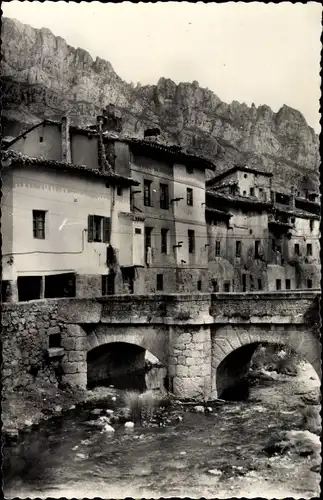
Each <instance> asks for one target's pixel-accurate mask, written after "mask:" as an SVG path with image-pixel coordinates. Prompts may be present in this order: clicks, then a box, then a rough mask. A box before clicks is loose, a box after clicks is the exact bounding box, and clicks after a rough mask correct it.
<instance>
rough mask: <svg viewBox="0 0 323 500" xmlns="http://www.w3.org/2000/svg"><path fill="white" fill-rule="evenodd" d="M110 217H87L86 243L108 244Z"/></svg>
mask: <svg viewBox="0 0 323 500" xmlns="http://www.w3.org/2000/svg"><path fill="white" fill-rule="evenodd" d="M110 229H111V224H110V217H101V216H100V215H89V216H88V241H89V242H102V243H109V241H110Z"/></svg>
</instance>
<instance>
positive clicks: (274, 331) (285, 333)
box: [211, 324, 321, 397]
mask: <svg viewBox="0 0 323 500" xmlns="http://www.w3.org/2000/svg"><path fill="white" fill-rule="evenodd" d="M265 343H266V344H276V345H286V346H288V347H289V348H291V349H293V350H294V351H295V352H297V353H298V354H299V355H300V356H301V357H302V358H304V359H305V360H306V361H308V362H309V363H310V364H311V365H312V366H313V368H314V369H315V371H316V373H317V375H318V376H319V377H320V378H321V343H320V338H319V335H318V334H317V333H316V332H315V331H314V330H312V329H311V327H310V326H309V325H304V324H299V325H298V324H284V325H277V324H276V325H273V324H267V325H264V324H263V325H258V326H255V325H252V324H249V325H248V324H246V325H221V326H218V327H216V328H215V329H214V330H213V331H212V354H211V364H212V395H213V397H221V394H223V392H224V391H225V390H226V389H228V388H229V387H231V386H234V385H235V384H237V383H238V382H239V380H241V378H242V377H243V376H244V375H246V374H247V372H248V369H249V365H250V360H251V358H252V355H253V354H254V352H255V350H256V349H257V347H258V346H259V344H265Z"/></svg>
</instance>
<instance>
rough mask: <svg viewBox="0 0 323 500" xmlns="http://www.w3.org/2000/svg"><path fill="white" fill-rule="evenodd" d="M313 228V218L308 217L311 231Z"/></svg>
mask: <svg viewBox="0 0 323 500" xmlns="http://www.w3.org/2000/svg"><path fill="white" fill-rule="evenodd" d="M313 229H314V219H310V230H311V231H313Z"/></svg>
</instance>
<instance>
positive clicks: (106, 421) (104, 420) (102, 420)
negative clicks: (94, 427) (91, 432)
mask: <svg viewBox="0 0 323 500" xmlns="http://www.w3.org/2000/svg"><path fill="white" fill-rule="evenodd" d="M97 422H98V424H99V425H100V424H102V425H106V424H110V418H109V417H106V416H105V415H102V417H99V418H98V420H97Z"/></svg>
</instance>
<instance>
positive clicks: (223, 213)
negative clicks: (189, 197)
mask: <svg viewBox="0 0 323 500" xmlns="http://www.w3.org/2000/svg"><path fill="white" fill-rule="evenodd" d="M205 211H206V212H211V213H214V214H218V215H220V216H221V217H226V218H228V219H230V218H231V217H232V214H230V212H225V211H224V210H219V209H218V208H213V207H205Z"/></svg>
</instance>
